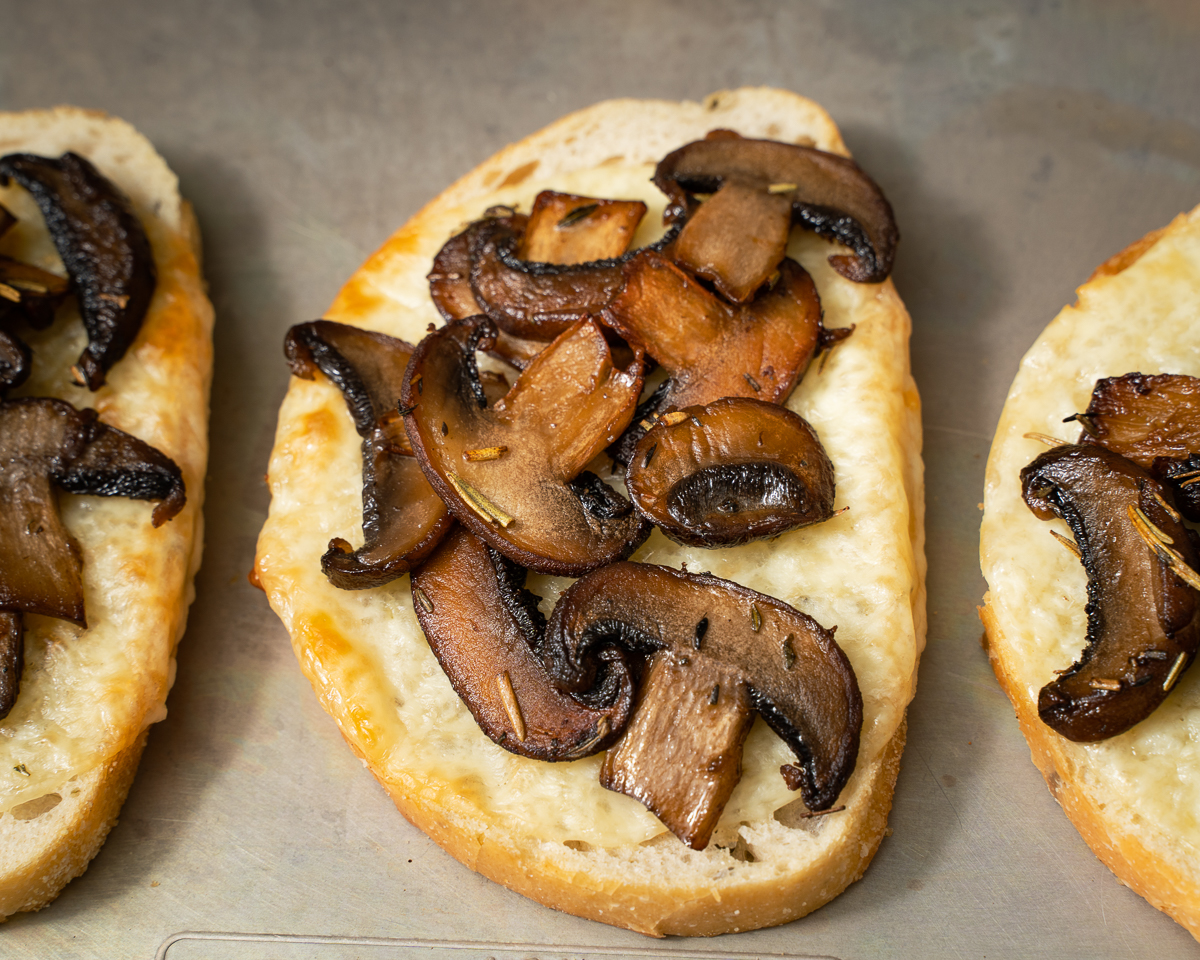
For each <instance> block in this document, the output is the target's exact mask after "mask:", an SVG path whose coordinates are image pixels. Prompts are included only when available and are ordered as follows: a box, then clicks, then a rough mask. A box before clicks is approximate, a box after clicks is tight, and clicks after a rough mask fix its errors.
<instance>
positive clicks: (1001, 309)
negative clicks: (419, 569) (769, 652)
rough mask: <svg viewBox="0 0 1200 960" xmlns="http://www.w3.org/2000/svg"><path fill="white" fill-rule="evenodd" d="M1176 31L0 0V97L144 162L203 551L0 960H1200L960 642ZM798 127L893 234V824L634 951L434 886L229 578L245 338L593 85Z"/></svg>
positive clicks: (1153, 152)
mask: <svg viewBox="0 0 1200 960" xmlns="http://www.w3.org/2000/svg"><path fill="white" fill-rule="evenodd" d="M1198 50H1200V7H1197V6H1196V5H1195V4H1194V3H1189V2H1170V0H1154V2H1149V3H1135V2H1122V0H1096V2H1093V3H1089V4H1081V3H1045V2H1039V0H1025V2H1012V3H1001V2H990V0H973V2H967V3H962V4H943V3H940V2H937V0H919V2H909V3H889V2H882V0H876V2H873V0H860V2H854V0H847V2H842V3H836V4H835V3H829V2H819V0H794V2H782V0H780V2H757V0H737V2H733V3H726V2H722V0H699V2H694V3H690V4H684V3H679V2H653V0H640V2H634V0H605V2H590V3H581V4H556V5H547V4H544V3H538V2H535V0H526V2H521V0H512V2H496V0H493V2H483V0H480V2H472V0H443V2H440V3H437V4H433V3H396V4H370V3H365V2H337V3H335V2H332V0H329V2H323V0H294V2H292V3H288V4H283V3H279V2H272V0H263V2H258V3H253V4H246V3H242V2H238V0H208V2H204V3H199V2H177V3H172V4H159V3H153V2H149V0H144V2H143V0H124V2H121V0H113V2H109V3H105V4H79V3H71V2H69V0H41V2H40V3H38V4H30V3H27V2H21V0H0V108H3V109H20V108H26V107H40V106H49V105H52V104H56V103H75V104H80V105H83V106H87V107H95V108H100V109H104V110H107V111H109V112H112V113H115V114H118V115H120V116H124V117H125V118H126V119H128V120H130V121H132V122H133V123H134V124H135V125H137V126H138V127H139V128H140V129H141V130H142V131H143V132H145V133H146V134H147V135H148V136H149V137H150V138H151V139H152V140H153V141H154V142H155V143H156V145H157V146H158V147H159V149H160V150H161V151H162V152H163V154H164V155H165V156H166V157H167V159H168V161H169V162H170V163H171V164H172V166H173V167H174V169H175V170H176V171H177V172H178V173H179V175H180V179H181V182H182V187H183V191H184V193H185V194H186V195H187V197H188V198H189V199H190V200H191V201H192V203H193V204H194V205H195V208H196V212H197V214H198V216H199V220H200V224H201V227H202V230H203V232H204V242H205V257H206V270H207V274H208V278H209V281H210V283H211V290H212V296H213V300H214V302H215V304H216V308H217V318H218V323H217V331H216V361H217V363H216V379H215V383H214V390H213V404H212V409H213V419H212V458H211V467H210V471H209V476H208V485H207V491H206V500H207V504H206V514H207V544H206V548H205V560H204V566H203V569H202V570H201V572H200V576H199V579H198V581H197V596H196V602H195V605H194V606H193V607H192V611H191V616H190V620H189V625H188V632H187V635H186V637H185V639H184V641H183V644H182V646H181V648H180V654H179V672H178V680H177V682H176V685H175V689H174V691H173V692H172V694H171V698H170V701H169V704H168V706H169V709H170V714H169V716H168V718H167V719H166V721H165V722H163V723H161V724H159V725H158V726H156V727H155V728H154V729H153V731H152V733H151V735H150V741H149V746H148V748H147V751H146V755H145V758H144V760H143V762H142V768H141V771H140V772H139V774H138V778H137V781H136V782H135V784H134V787H133V790H132V792H131V794H130V796H129V800H128V802H127V803H126V805H125V808H124V811H123V813H122V815H121V822H120V824H119V826H118V827H117V828H116V829H115V830H114V831H113V832H112V834H111V836H110V837H109V839H108V842H107V844H106V845H105V847H104V849H103V850H102V851H101V853H100V855H99V856H98V857H97V858H96V860H95V861H94V862H93V863H92V865H91V867H90V869H89V870H88V871H87V873H86V874H85V875H84V876H83V877H81V878H80V879H78V880H76V881H74V882H73V883H72V884H70V886H68V888H67V889H66V890H65V891H64V893H63V894H62V896H61V897H60V898H59V899H58V901H57V902H55V903H54V904H53V905H52V906H51V907H49V908H48V909H46V910H44V911H42V912H40V913H37V914H31V915H23V916H19V917H15V918H13V919H12V920H10V921H9V922H8V923H7V924H6V925H5V926H4V927H3V928H0V956H4V957H14V958H24V957H39V958H41V957H50V956H53V957H61V958H93V957H95V958H101V957H102V958H144V960H149V958H151V957H158V958H162V960H191V958H201V957H203V958H212V960H226V958H229V960H247V958H266V957H270V958H277V960H292V958H296V960H299V958H306V960H307V958H318V960H334V958H339V960H340V958H349V957H355V958H376V957H379V958H389V960H391V958H409V957H425V958H456V960H457V958H463V960H474V958H480V960H482V958H487V957H493V958H496V960H528V958H534V957H536V958H540V960H566V958H572V960H577V958H589V960H615V958H628V957H646V956H672V957H676V956H677V957H691V958H702V957H717V956H720V957H743V956H745V957H814V956H828V957H838V958H847V960H848V958H866V957H897V958H908V957H921V958H928V960H933V958H943V957H946V958H949V957H960V956H971V957H988V958H1004V957H1021V958H1036V957H1051V958H1060V957H1075V956H1087V957H1094V958H1117V957H1140V956H1143V955H1145V953H1146V951H1147V949H1148V945H1150V944H1152V945H1153V951H1154V954H1155V956H1156V957H1157V958H1158V960H1169V958H1176V957H1195V956H1197V955H1200V946H1198V945H1197V943H1196V942H1195V941H1194V940H1193V939H1192V937H1191V936H1189V935H1188V934H1187V933H1186V932H1185V931H1184V930H1183V929H1182V928H1181V927H1179V926H1177V925H1176V924H1174V923H1173V922H1172V921H1171V920H1170V919H1168V918H1167V917H1166V916H1164V915H1163V914H1160V913H1159V912H1157V911H1156V910H1154V909H1152V908H1151V907H1150V906H1148V905H1147V904H1146V903H1145V902H1144V901H1142V900H1141V899H1140V898H1139V897H1137V896H1135V895H1134V894H1133V893H1131V892H1130V891H1128V890H1127V889H1125V888H1124V887H1123V886H1122V885H1121V884H1120V883H1119V882H1118V881H1117V880H1116V879H1115V878H1114V877H1113V876H1112V875H1111V874H1110V873H1109V871H1108V870H1107V869H1106V868H1105V867H1103V866H1102V865H1101V864H1100V863H1099V862H1098V861H1097V860H1096V859H1095V858H1094V857H1093V856H1092V854H1091V853H1090V852H1089V851H1088V849H1087V848H1086V847H1085V846H1084V844H1083V842H1082V841H1081V840H1080V839H1079V837H1078V835H1077V834H1076V832H1075V830H1074V829H1073V828H1072V827H1071V826H1070V824H1069V823H1068V822H1067V820H1066V819H1065V817H1064V816H1063V815H1062V813H1061V811H1060V810H1059V809H1058V807H1057V805H1056V804H1055V803H1054V801H1053V799H1052V798H1051V797H1050V795H1049V793H1048V792H1047V790H1046V788H1045V786H1044V784H1043V783H1042V781H1041V779H1040V777H1039V775H1038V774H1037V772H1036V771H1035V769H1034V767H1033V765H1032V764H1031V763H1030V761H1029V753H1028V750H1027V749H1026V747H1025V743H1024V741H1023V739H1022V738H1021V736H1020V734H1019V732H1018V730H1017V727H1016V723H1015V721H1014V719H1013V715H1012V711H1011V709H1010V707H1009V705H1008V703H1007V701H1006V700H1005V698H1004V696H1003V695H1002V694H1001V692H1000V690H999V687H998V686H997V684H996V682H995V680H994V679H993V677H992V674H991V671H990V669H989V667H988V664H987V660H986V657H985V655H984V653H983V651H982V650H981V649H980V645H979V637H980V634H981V627H980V624H979V621H978V619H977V617H976V612H975V608H976V606H977V605H978V604H979V603H980V600H981V597H982V594H983V590H984V585H983V581H982V579H981V577H980V575H979V567H978V560H977V556H978V551H977V543H978V540H977V537H978V525H979V516H980V513H979V506H978V504H979V501H980V500H981V499H982V482H983V468H984V463H985V460H986V457H987V452H988V447H989V444H990V439H991V434H992V430H993V428H994V425H995V422H996V419H997V417H998V415H999V411H1000V407H1001V405H1002V403H1003V399H1004V395H1005V393H1006V391H1007V388H1008V384H1009V382H1010V380H1011V378H1012V376H1013V373H1014V372H1015V370H1016V366H1017V362H1018V360H1019V358H1020V356H1021V355H1022V354H1023V352H1024V351H1025V350H1026V349H1027V347H1028V346H1029V344H1030V343H1032V341H1033V339H1034V337H1035V336H1036V335H1037V333H1038V332H1039V331H1040V330H1041V329H1042V327H1043V326H1044V325H1045V324H1046V323H1047V322H1048V321H1049V320H1050V319H1051V317H1053V316H1054V314H1055V313H1056V312H1057V311H1058V310H1059V308H1060V307H1061V306H1062V305H1064V304H1065V303H1068V302H1070V301H1071V300H1072V299H1073V288H1074V287H1075V286H1076V285H1077V284H1078V283H1080V282H1082V281H1083V280H1084V279H1085V278H1086V277H1087V276H1088V274H1089V273H1090V272H1091V270H1092V269H1093V267H1095V266H1096V265H1097V264H1098V263H1100V262H1101V261H1102V260H1104V259H1105V258H1106V257H1108V256H1109V255H1111V254H1112V253H1114V252H1116V251H1117V250H1119V249H1121V248H1122V247H1124V246H1125V245H1126V244H1128V243H1130V242H1131V241H1133V240H1135V239H1137V238H1138V237H1140V236H1142V235H1143V234H1144V233H1146V232H1147V231H1149V230H1151V229H1154V228H1156V227H1159V226H1161V225H1163V224H1165V223H1166V222H1167V221H1169V220H1170V219H1171V217H1173V216H1174V215H1175V214H1176V213H1178V212H1179V211H1181V210H1184V209H1190V208H1191V207H1192V206H1194V205H1195V204H1197V203H1198V202H1200V98H1197V97H1196V91H1197V90H1198V89H1200V56H1197V51H1198ZM743 84H771V85H776V86H782V87H787V88H789V89H793V90H796V91H798V92H800V93H804V94H806V95H808V96H811V97H813V98H814V99H816V100H818V101H819V102H821V103H822V104H823V105H824V106H825V107H826V108H827V109H828V110H829V111H830V112H831V113H832V114H833V116H834V118H835V119H836V120H837V121H838V123H839V124H840V125H841V127H842V129H843V131H844V134H845V138H846V140H847V142H848V144H849V145H850V148H851V149H852V150H853V151H854V153H855V155H856V156H857V157H858V159H859V160H860V162H861V163H862V164H863V166H864V167H865V168H866V169H867V170H869V171H870V172H871V174H872V175H873V176H874V177H875V178H876V179H877V180H878V181H879V183H880V184H881V185H882V186H883V187H884V189H885V190H886V192H887V193H888V195H889V197H890V199H891V201H892V203H893V204H894V206H895V209H896V213H897V218H898V220H899V223H900V227H901V231H902V234H903V239H902V241H901V245H900V251H899V258H898V262H897V267H896V272H895V280H896V284H897V286H898V288H899V290H900V292H901V294H902V296H903V297H904V299H905V301H906V303H907V305H908V308H909V310H910V312H911V313H912V316H913V320H914V334H913V341H912V355H913V363H914V367H915V371H916V377H917V381H918V384H919V386H920V390H921V394H922V399H923V403H924V425H925V466H926V479H927V506H928V521H927V533H928V555H929V581H928V583H929V613H930V629H929V642H928V647H927V648H926V651H925V655H924V658H923V660H922V663H921V672H920V682H919V686H918V690H917V696H916V699H915V700H914V702H913V704H912V706H911V709H910V711H909V734H908V747H907V749H906V751H905V755H904V763H903V767H902V771H901V774H900V780H899V783H898V786H897V790H896V798H895V805H894V807H893V811H892V815H891V830H892V833H891V835H890V836H889V837H887V838H886V839H885V840H884V842H883V844H882V846H881V848H880V850H879V854H878V856H877V857H876V859H875V862H874V863H873V864H872V866H871V867H870V869H869V870H868V872H867V874H866V876H865V877H864V879H863V880H862V881H860V882H859V883H856V884H854V885H853V886H852V887H851V888H850V889H849V890H847V891H846V893H845V894H843V895H842V896H841V897H839V898H838V899H837V900H835V901H834V902H833V903H831V904H830V905H828V906H826V907H824V908H822V909H821V910H819V911H817V912H816V913H814V914H812V915H810V916H809V917H807V918H805V919H803V920H800V921H798V922H796V923H793V924H789V925H786V926H783V927H779V928H775V929H771V930H762V931H758V932H754V933H746V934H738V935H730V936H725V937H720V938H716V939H713V940H703V941H696V940H683V939H668V940H664V941H651V940H647V939H645V938H643V937H641V936H638V935H636V934H632V933H628V932H625V931H621V930H615V929H611V928H608V927H605V926H602V925H599V924H595V923H591V922H589V921H585V920H579V919H576V918H572V917H567V916H564V915H562V914H559V913H555V912H553V911H551V910H548V909H545V908H543V907H540V906H538V905H536V904H534V903H532V902H530V901H527V900H524V899H522V898H521V897H519V896H516V895H515V894H512V893H509V892H508V891H506V890H504V889H503V888H501V887H499V886H497V885H495V884H493V883H490V882H489V881H487V880H484V879H483V878H481V877H479V876H477V875H475V874H473V873H471V872H470V871H468V870H467V869H465V868H464V867H461V866H460V865H459V864H458V863H456V862H455V861H453V860H452V859H451V858H450V857H448V856H447V855H446V854H444V853H442V851H441V850H440V849H438V848H437V847H436V846H435V845H434V844H433V843H432V842H431V841H429V840H428V839H426V837H425V836H424V835H422V834H421V833H420V832H419V831H417V830H415V829H414V828H412V827H410V826H409V824H408V823H407V822H405V821H404V820H403V818H401V817H400V816H399V814H398V813H397V812H396V810H395V808H394V807H393V806H392V804H391V802H390V801H389V800H388V798H387V797H386V795H385V794H384V792H383V790H382V789H381V788H380V787H379V786H378V785H377V784H376V783H375V781H374V780H373V779H372V777H371V776H370V774H369V773H368V772H367V771H366V770H364V769H363V768H362V766H361V764H360V763H359V762H358V760H356V759H355V758H354V757H353V756H352V755H351V753H350V751H349V750H347V749H346V748H345V746H344V744H343V743H342V742H341V739H340V737H339V735H338V733H337V730H336V729H335V727H334V725H333V723H332V721H330V720H329V719H328V718H327V717H326V716H325V714H324V713H323V712H322V711H321V709H320V707H319V706H318V705H317V702H316V699H315V697H314V696H313V695H312V692H311V690H310V688H309V687H308V684H307V683H306V681H305V680H304V678H303V677H302V676H301V674H300V671H299V669H298V667H297V665H296V663H295V661H294V659H293V656H292V653H291V650H290V647H289V644H288V641H287V637H286V635H285V633H284V631H283V629H282V627H281V626H280V624H279V623H278V621H277V620H276V619H275V617H274V616H273V615H272V614H271V612H270V611H269V609H268V608H267V605H266V603H265V601H264V599H263V596H262V594H261V593H259V592H258V591H257V590H255V589H254V588H253V587H252V586H251V585H250V584H249V583H248V582H247V579H246V574H247V572H248V571H249V569H250V566H251V562H252V557H253V552H254V543H255V537H256V535H257V532H258V529H259V526H260V524H261V522H262V520H263V518H264V516H265V514H266V508H267V492H266V488H265V486H264V484H263V479H262V478H263V473H264V470H265V467H266V461H267V453H268V450H269V448H270V444H271V438H272V433H273V430H274V423H275V413H276V409H277V406H278V403H279V401H280V399H281V397H282V395H283V391H284V389H285V386H286V382H287V376H288V374H287V369H286V367H285V364H284V362H283V355H282V350H281V344H282V339H283V334H284V331H285V330H286V329H287V327H288V326H289V325H291V324H293V323H297V322H300V321H304V320H309V319H313V318H315V317H317V316H319V315H320V313H321V312H322V310H323V309H324V308H325V307H326V305H327V304H328V303H329V302H330V301H331V300H332V298H333V296H334V294H335V293H336V291H337V289H338V287H339V285H340V284H341V282H342V281H343V280H344V279H345V278H346V277H347V276H349V274H350V273H351V271H352V270H353V269H354V268H355V267H356V266H357V265H358V264H359V262H360V261H361V260H363V259H364V258H365V257H366V256H367V255H368V254H369V253H370V252H371V251H372V250H373V249H374V248H375V247H376V246H378V245H379V244H380V243H381V242H382V241H383V239H384V238H385V237H386V236H387V235H388V234H389V233H390V232H391V231H392V230H393V229H395V228H396V227H397V226H399V225H400V224H401V223H403V222H404V221H405V220H406V219H407V218H408V217H409V216H410V215H411V214H412V213H414V212H415V211H416V210H417V209H418V208H419V207H420V206H421V205H422V203H424V202H425V200H427V199H428V198H430V197H432V196H433V195H435V194H436V193H437V192H438V191H439V190H441V189H442V188H443V187H444V186H446V185H447V184H448V183H449V182H450V181H451V180H452V179H453V178H455V177H457V176H459V175H460V174H462V173H465V172H466V171H467V170H469V169H470V168H471V167H473V166H474V165H475V164H476V163H478V162H479V161H481V160H483V159H484V158H486V157H487V156H489V155H490V154H492V153H493V152H494V151H495V150H496V149H498V148H499V147H501V146H503V145H504V144H505V143H508V142H510V141H513V140H516V139H519V138H520V137H522V136H524V135H525V134H527V133H529V132H532V131H533V130H536V129H538V128H540V127H541V126H543V125H544V124H546V123H548V122H549V121H551V120H553V119H555V118H556V117H558V116H560V115H562V114H564V113H566V112H568V111H570V110H572V109H575V108H578V107H582V106H585V105H587V104H590V103H593V102H595V101H597V100H601V99H605V98H609V97H614V96H649V97H665V98H673V99H680V98H693V99H696V98H701V97H703V96H704V95H706V94H707V93H709V92H711V91H713V90H716V89H721V88H726V87H733V86H738V85H743Z"/></svg>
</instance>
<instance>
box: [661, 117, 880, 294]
mask: <svg viewBox="0 0 1200 960" xmlns="http://www.w3.org/2000/svg"><path fill="white" fill-rule="evenodd" d="M654 183H655V185H656V186H657V187H658V188H659V189H660V190H662V191H663V193H665V194H666V195H667V196H668V197H670V199H671V203H670V205H669V206H668V207H667V210H666V213H665V214H664V218H665V219H666V220H667V222H676V221H679V220H682V219H684V218H686V217H688V216H689V214H690V215H691V218H690V219H689V220H688V222H687V224H686V225H685V226H684V228H683V230H682V232H681V233H680V235H679V239H678V240H677V241H676V242H675V245H674V248H673V251H674V256H675V259H676V260H677V261H679V262H680V263H682V264H684V265H685V266H687V267H688V268H689V269H690V270H692V271H694V272H695V273H697V274H698V275H699V276H702V277H704V278H705V279H708V280H711V281H712V282H713V283H714V284H715V285H716V287H717V289H718V290H720V291H721V292H722V293H723V294H724V295H725V296H727V297H729V298H730V299H731V300H735V301H737V302H743V301H745V300H748V299H749V298H750V297H752V296H753V295H754V292H755V291H756V290H757V289H758V288H759V287H760V286H761V285H762V284H763V283H764V282H765V281H766V280H767V278H768V277H770V276H771V274H772V273H773V272H774V270H775V267H776V265H778V263H779V261H780V260H782V259H783V254H784V249H785V248H786V246H787V235H788V228H789V226H790V225H791V223H793V222H794V223H798V224H799V225H800V226H802V227H804V228H806V229H809V230H813V231H815V232H816V233H818V234H820V235H821V236H823V237H826V238H828V239H830V240H836V241H838V242H839V243H842V244H844V245H846V246H848V247H850V248H851V249H852V250H854V256H846V255H844V254H838V255H834V256H831V257H830V258H829V262H830V263H831V264H832V265H833V268H834V269H835V270H837V272H838V273H840V274H841V275H842V276H844V277H846V278H847V279H849V280H854V281H857V282H859V283H880V282H882V281H883V280H884V279H886V277H887V275H888V274H889V273H890V272H891V269H892V260H893V259H894V257H895V250H896V243H897V241H898V240H899V237H900V234H899V231H898V230H897V229H896V221H895V218H894V217H893V216H892V208H891V205H890V204H889V203H888V201H887V198H886V197H885V196H884V195H883V191H881V190H880V189H879V187H878V186H877V185H876V184H875V182H874V181H873V180H872V179H871V178H870V177H868V176H867V175H866V174H865V173H863V171H862V169H861V168H860V167H859V166H858V164H856V163H855V162H854V161H853V160H851V159H849V158H848V157H841V156H838V155H836V154H832V153H826V152H825V151H823V150H817V149H815V148H813V147H802V146H797V145H795V144H789V143H778V142H776V141H773V140H749V139H744V138H742V137H740V136H738V135H737V134H735V133H732V132H730V131H727V130H721V131H713V132H712V133H710V134H709V135H708V137H707V138H705V139H704V140H697V141H695V142H693V143H689V144H686V145H685V146H682V147H680V148H679V149H678V150H675V151H674V152H672V153H669V154H668V155H667V156H666V157H664V158H663V159H662V160H661V161H660V162H659V164H658V167H657V169H656V170H655V172H654ZM699 193H711V194H713V196H712V197H711V198H710V199H709V200H706V201H705V202H704V203H702V204H700V206H699V209H696V194H699ZM705 207H708V208H709V209H708V211H707V212H705Z"/></svg>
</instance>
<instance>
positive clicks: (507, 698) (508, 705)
mask: <svg viewBox="0 0 1200 960" xmlns="http://www.w3.org/2000/svg"><path fill="white" fill-rule="evenodd" d="M496 689H498V690H499V691H500V702H501V703H503V704H504V712H505V713H507V714H508V719H509V721H510V722H511V723H512V727H513V733H515V734H516V735H517V739H518V740H520V741H521V742H522V743H524V742H525V718H524V717H523V716H521V705H520V704H519V703H518V702H517V692H516V691H515V690H514V689H513V685H512V680H510V679H509V677H508V671H507V670H506V671H504V673H500V674H497V675H496Z"/></svg>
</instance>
